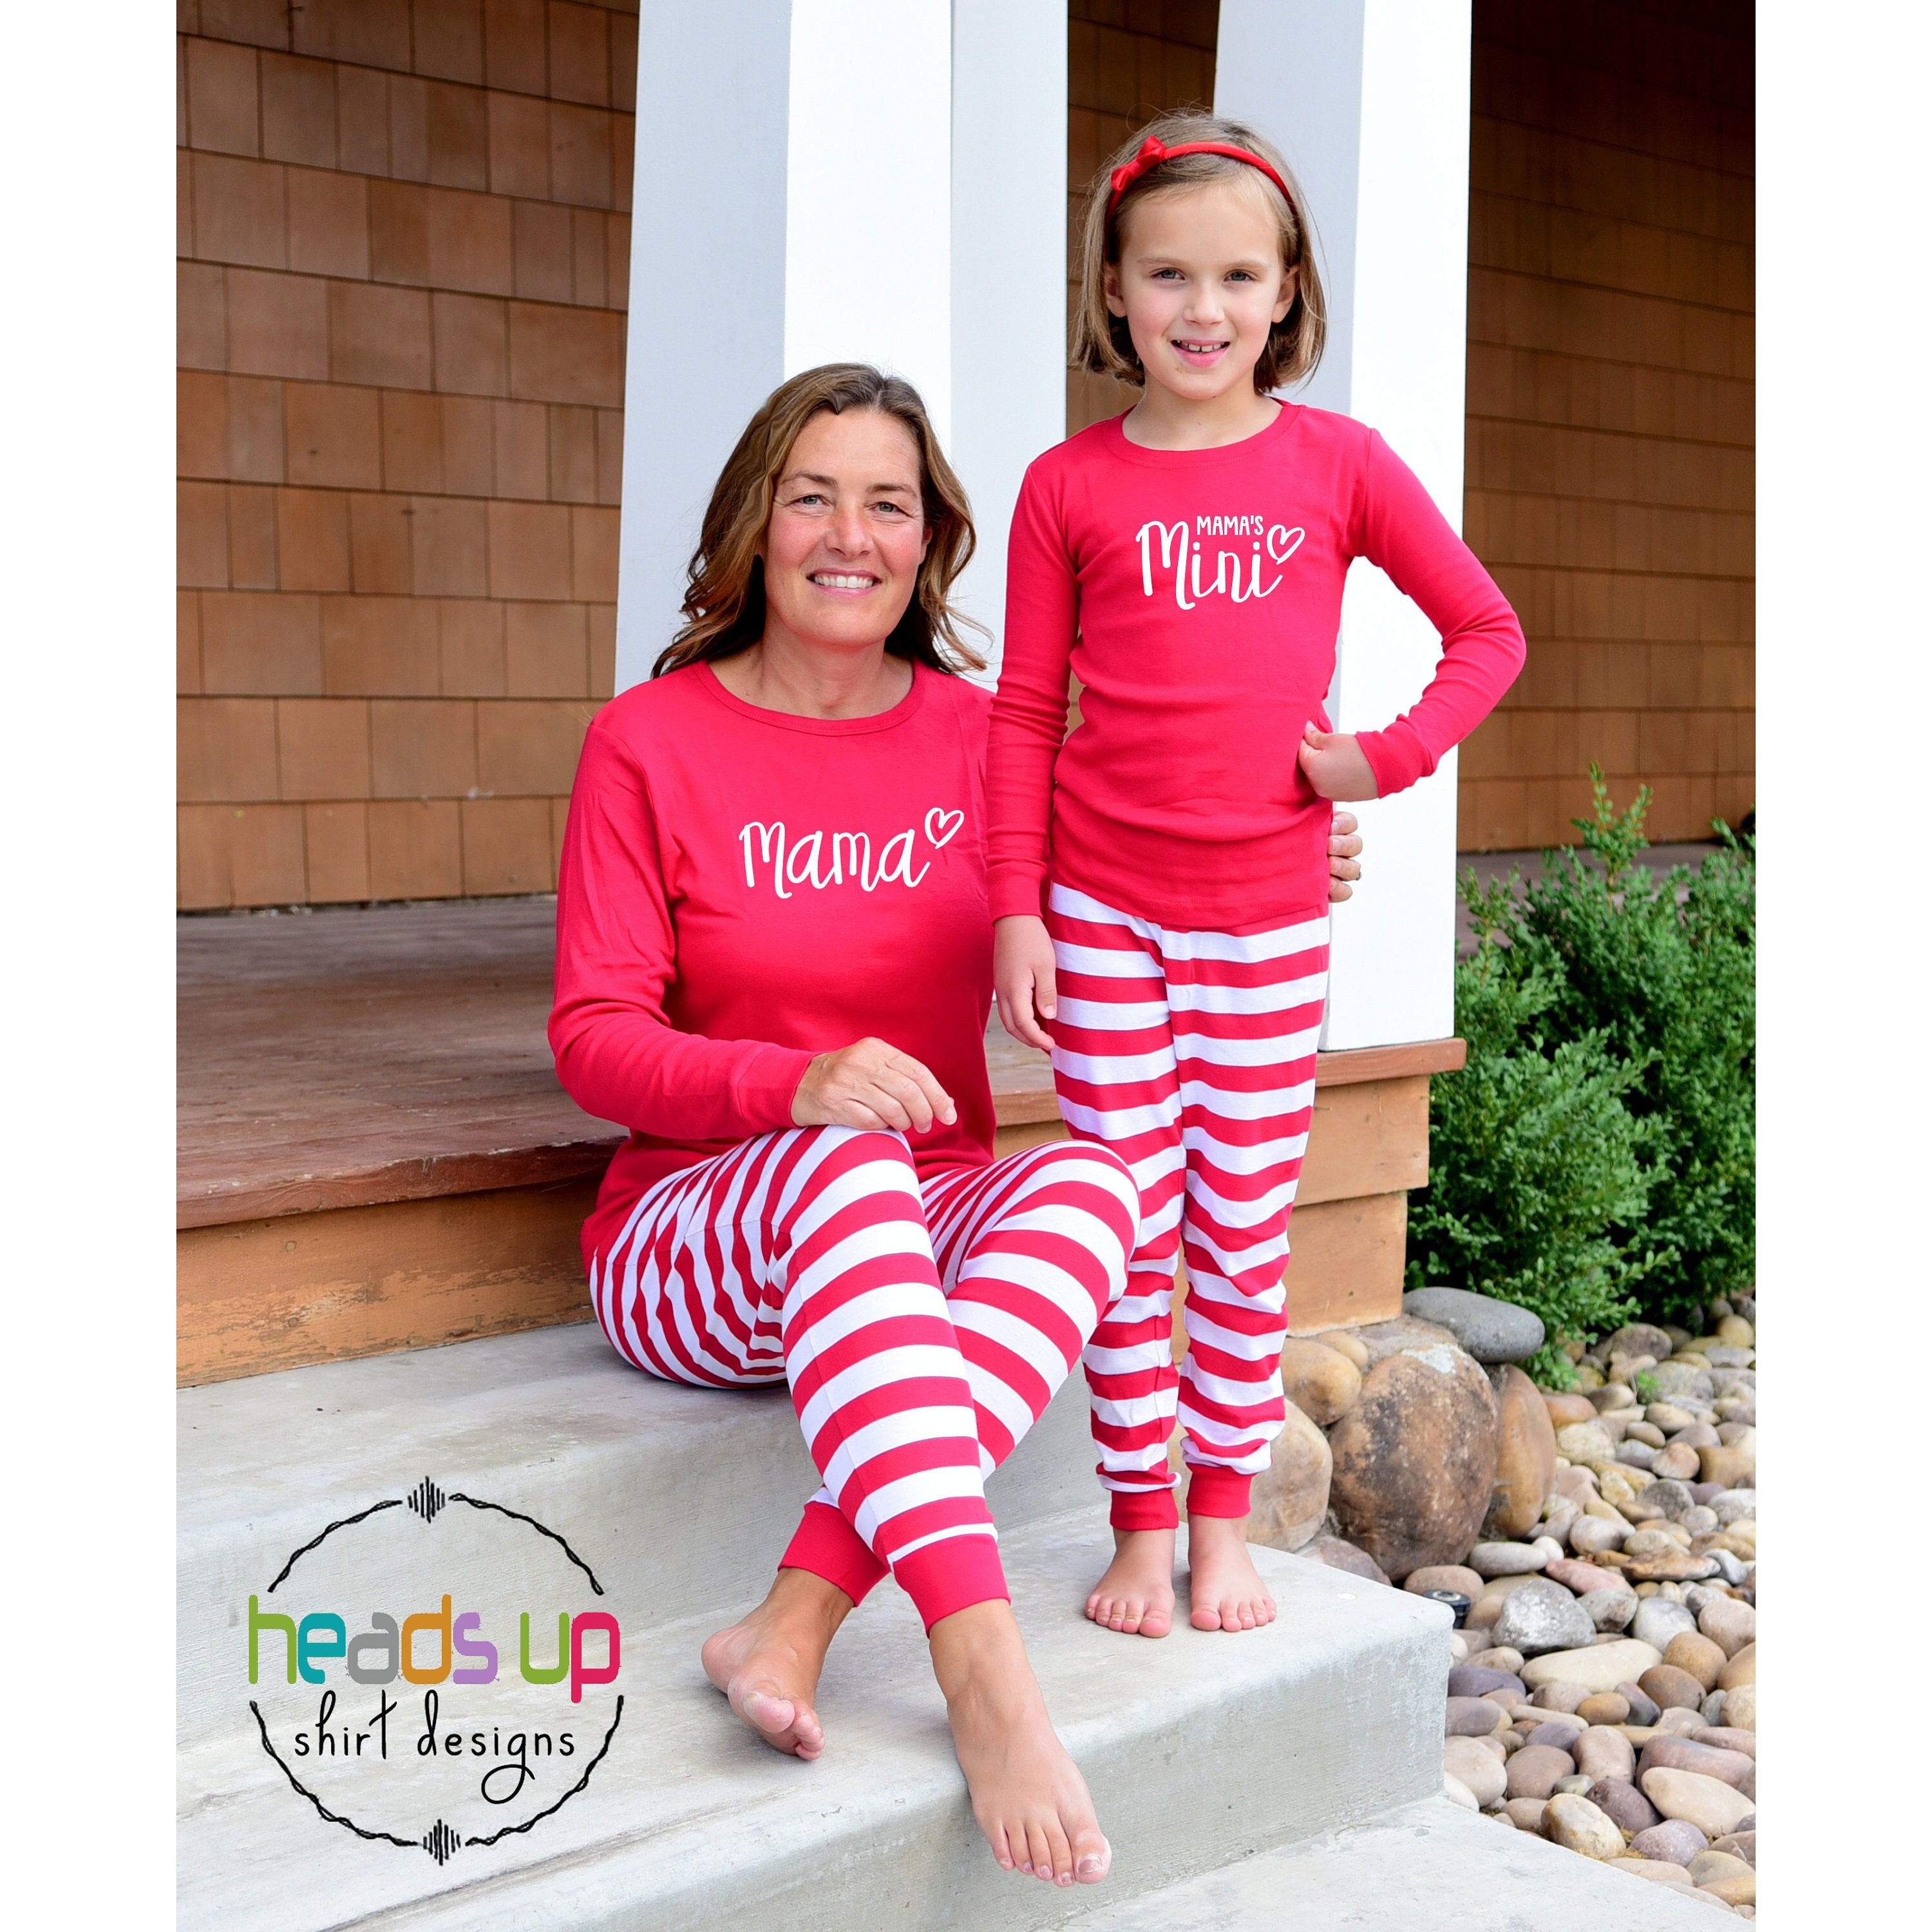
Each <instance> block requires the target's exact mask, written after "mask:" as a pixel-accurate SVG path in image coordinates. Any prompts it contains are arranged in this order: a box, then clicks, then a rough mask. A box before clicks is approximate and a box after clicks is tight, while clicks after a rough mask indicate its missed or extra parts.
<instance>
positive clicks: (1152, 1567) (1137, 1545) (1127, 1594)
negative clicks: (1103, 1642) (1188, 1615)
mask: <svg viewBox="0 0 1932 1932" xmlns="http://www.w3.org/2000/svg"><path fill="white" fill-rule="evenodd" d="M1087 1614H1088V1616H1090V1617H1091V1618H1092V1619H1093V1620H1094V1622H1096V1623H1097V1624H1105V1625H1106V1627H1107V1628H1108V1629H1109V1630H1115V1631H1125V1632H1127V1634H1129V1635H1130V1636H1139V1637H1165V1636H1166V1634H1168V1632H1169V1631H1170V1630H1172V1628H1173V1627H1174V1532H1173V1531H1172V1530H1171V1529H1117V1530H1115V1532H1114V1560H1113V1562H1111V1563H1110V1564H1109V1565H1107V1574H1106V1575H1105V1576H1104V1577H1102V1578H1101V1579H1100V1582H1099V1583H1096V1584H1095V1585H1094V1594H1093V1595H1091V1597H1089V1598H1088V1599H1087Z"/></svg>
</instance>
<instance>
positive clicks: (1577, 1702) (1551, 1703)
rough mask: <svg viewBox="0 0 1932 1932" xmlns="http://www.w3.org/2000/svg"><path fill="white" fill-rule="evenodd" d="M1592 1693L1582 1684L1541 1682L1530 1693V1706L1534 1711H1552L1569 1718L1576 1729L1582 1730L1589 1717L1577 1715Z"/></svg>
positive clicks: (1587, 1723)
mask: <svg viewBox="0 0 1932 1932" xmlns="http://www.w3.org/2000/svg"><path fill="white" fill-rule="evenodd" d="M1588 1696H1589V1691H1586V1690H1584V1689H1583V1688H1582V1686H1581V1685H1576V1684H1539V1685H1538V1686H1537V1687H1536V1688H1535V1690H1534V1691H1532V1692H1531V1693H1530V1694H1529V1707H1530V1709H1532V1710H1533V1711H1550V1712H1555V1713H1556V1715H1558V1716H1559V1717H1561V1718H1565V1720H1567V1721H1570V1723H1571V1728H1572V1729H1573V1730H1579V1731H1580V1730H1584V1729H1585V1728H1586V1727H1587V1726H1588V1725H1589V1718H1581V1717H1579V1716H1577V1710H1578V1708H1579V1707H1580V1706H1581V1705H1582V1703H1583V1700H1584V1699H1585V1698H1586V1697H1588Z"/></svg>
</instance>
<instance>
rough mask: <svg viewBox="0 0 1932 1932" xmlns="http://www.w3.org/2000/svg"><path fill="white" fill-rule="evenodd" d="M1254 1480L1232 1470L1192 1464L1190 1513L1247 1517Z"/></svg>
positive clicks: (1188, 1508)
mask: <svg viewBox="0 0 1932 1932" xmlns="http://www.w3.org/2000/svg"><path fill="white" fill-rule="evenodd" d="M1253 1481H1254V1478H1253V1477H1251V1476H1243V1475H1237V1474H1236V1473H1235V1471H1234V1470H1232V1469H1214V1468H1212V1467H1211V1466H1208V1465H1207V1464H1200V1465H1196V1464H1194V1463H1190V1464H1189V1465H1188V1469H1187V1514H1189V1515H1190V1516H1246V1515H1247V1513H1248V1490H1249V1487H1250V1484H1252V1483H1253Z"/></svg>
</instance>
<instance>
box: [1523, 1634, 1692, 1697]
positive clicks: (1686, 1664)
mask: <svg viewBox="0 0 1932 1932" xmlns="http://www.w3.org/2000/svg"><path fill="white" fill-rule="evenodd" d="M1517 1648H1518V1649H1521V1648H1522V1646H1520V1645H1519V1646H1517ZM1729 1661H1730V1660H1729V1659H1728V1658H1727V1657H1726V1656H1725V1655H1724V1649H1723V1647H1722V1646H1721V1645H1718V1644H1715V1643H1712V1641H1711V1640H1710V1639H1709V1637H1706V1636H1705V1635H1704V1634H1703V1633H1702V1632H1701V1631H1694V1630H1688V1631H1679V1632H1678V1634H1676V1636H1675V1637H1673V1638H1672V1639H1671V1640H1670V1642H1669V1643H1667V1644H1666V1645H1665V1646H1664V1662H1665V1663H1666V1664H1668V1665H1670V1667H1672V1668H1673V1669H1675V1670H1682V1671H1683V1672H1685V1673H1687V1674H1688V1676H1692V1677H1694V1678H1696V1679H1697V1682H1699V1683H1700V1685H1703V1688H1704V1689H1705V1691H1706V1692H1709V1691H1715V1689H1716V1688H1718V1675H1719V1673H1721V1671H1722V1670H1724V1666H1725V1664H1727V1662H1729Z"/></svg>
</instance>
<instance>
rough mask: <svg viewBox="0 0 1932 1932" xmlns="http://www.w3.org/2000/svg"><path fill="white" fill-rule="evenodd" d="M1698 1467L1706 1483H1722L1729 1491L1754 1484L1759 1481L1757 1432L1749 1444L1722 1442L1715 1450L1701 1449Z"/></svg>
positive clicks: (1698, 1452) (1698, 1454)
mask: <svg viewBox="0 0 1932 1932" xmlns="http://www.w3.org/2000/svg"><path fill="white" fill-rule="evenodd" d="M1697 1466H1698V1469H1699V1472H1700V1474H1701V1475H1702V1476H1703V1479H1704V1481H1706V1482H1707V1483H1721V1484H1723V1485H1724V1487H1725V1488H1726V1489H1727V1490H1740V1489H1742V1488H1744V1487H1745V1485H1746V1484H1750V1483H1754V1482H1755V1481H1757V1439H1756V1435H1755V1432H1754V1435H1753V1438H1752V1440H1751V1441H1750V1442H1730V1443H1724V1442H1721V1443H1719V1444H1718V1446H1717V1448H1715V1449H1708V1448H1706V1449H1700V1450H1699V1451H1697Z"/></svg>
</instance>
